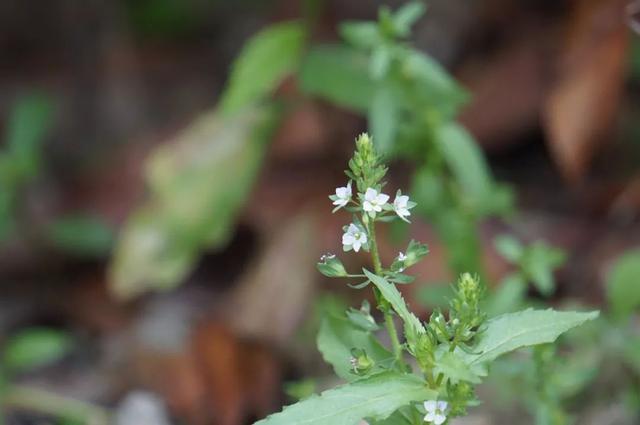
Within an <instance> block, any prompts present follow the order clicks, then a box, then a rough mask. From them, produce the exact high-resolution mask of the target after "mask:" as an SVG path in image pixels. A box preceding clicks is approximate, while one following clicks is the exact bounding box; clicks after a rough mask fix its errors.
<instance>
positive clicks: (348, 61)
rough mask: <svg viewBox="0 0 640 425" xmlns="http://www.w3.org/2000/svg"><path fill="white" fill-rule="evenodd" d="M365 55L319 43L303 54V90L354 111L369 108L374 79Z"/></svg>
mask: <svg viewBox="0 0 640 425" xmlns="http://www.w3.org/2000/svg"><path fill="white" fill-rule="evenodd" d="M368 64H369V60H368V58H367V57H366V55H364V54H361V53H359V52H357V51H356V50H354V49H351V48H347V47H340V46H331V45H325V46H319V47H316V48H314V49H312V50H311V51H309V53H308V54H307V55H306V57H305V58H304V60H303V62H302V66H301V70H300V75H299V78H300V85H301V87H302V90H303V91H305V92H307V93H309V94H312V95H316V96H319V97H322V98H323V99H326V100H328V101H330V102H334V103H336V104H338V105H339V106H342V107H344V108H347V109H351V110H354V111H357V112H365V111H367V110H368V109H369V105H370V104H371V100H372V98H373V94H374V92H375V91H376V86H377V85H376V83H375V82H374V81H373V80H372V79H371V77H370V75H369V72H368Z"/></svg>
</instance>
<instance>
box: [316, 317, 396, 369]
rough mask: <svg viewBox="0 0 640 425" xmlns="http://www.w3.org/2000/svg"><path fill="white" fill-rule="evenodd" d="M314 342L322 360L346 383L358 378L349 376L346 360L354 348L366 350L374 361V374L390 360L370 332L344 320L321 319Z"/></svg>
mask: <svg viewBox="0 0 640 425" xmlns="http://www.w3.org/2000/svg"><path fill="white" fill-rule="evenodd" d="M317 343H318V350H320V352H321V353H322V358H323V359H324V360H325V361H326V362H327V363H329V364H330V365H332V366H333V369H334V370H335V372H336V375H338V376H339V377H341V378H342V379H344V380H346V381H353V380H354V379H357V378H359V377H358V375H356V374H354V373H352V368H351V364H350V361H349V360H350V359H351V350H352V349H353V348H359V349H362V350H365V351H366V353H367V356H369V357H370V358H371V359H373V360H374V361H375V362H376V367H375V368H374V369H373V370H372V371H373V372H375V371H376V370H377V371H379V370H380V368H379V366H380V365H381V364H383V363H386V362H387V360H389V359H391V358H393V354H391V353H390V352H389V351H387V349H385V348H384V347H383V346H382V345H381V344H380V343H379V342H378V341H377V340H376V338H375V337H374V335H373V334H372V333H371V332H369V331H365V330H363V329H362V328H359V327H357V326H356V325H355V324H354V323H352V322H351V321H350V320H349V319H347V318H346V317H336V316H331V315H327V316H325V317H323V318H322V322H321V323H320V332H319V333H318V340H317Z"/></svg>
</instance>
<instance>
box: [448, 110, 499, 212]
mask: <svg viewBox="0 0 640 425" xmlns="http://www.w3.org/2000/svg"><path fill="white" fill-rule="evenodd" d="M436 142H437V144H438V146H439V147H440V150H441V152H442V154H443V156H444V159H445V161H446V162H447V164H448V165H449V168H450V169H451V172H452V173H453V175H454V177H455V178H456V180H457V182H458V184H459V185H460V188H461V189H462V191H463V193H464V196H465V197H466V198H467V201H468V202H470V203H472V204H473V205H481V203H482V202H483V200H484V199H485V198H488V197H490V196H491V188H492V178H491V174H490V171H489V167H488V166H487V163H486V161H485V159H484V155H483V154H482V151H481V150H480V148H479V147H478V145H477V144H476V142H475V141H474V140H473V138H472V137H471V136H470V135H469V133H468V132H467V131H466V130H465V129H464V128H463V127H462V126H460V125H458V124H455V123H449V124H445V125H443V126H441V127H440V128H439V129H438V131H437V132H436Z"/></svg>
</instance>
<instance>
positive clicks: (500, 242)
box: [494, 235, 524, 263]
mask: <svg viewBox="0 0 640 425" xmlns="http://www.w3.org/2000/svg"><path fill="white" fill-rule="evenodd" d="M494 245H495V247H496V249H497V250H498V252H499V253H500V255H502V256H503V257H504V258H506V259H507V260H509V261H510V262H512V263H517V262H518V261H519V260H520V258H521V257H522V254H523V252H524V247H523V246H522V244H521V243H520V241H518V240H517V239H516V238H514V237H513V236H511V235H500V236H498V237H497V238H496V239H495V240H494Z"/></svg>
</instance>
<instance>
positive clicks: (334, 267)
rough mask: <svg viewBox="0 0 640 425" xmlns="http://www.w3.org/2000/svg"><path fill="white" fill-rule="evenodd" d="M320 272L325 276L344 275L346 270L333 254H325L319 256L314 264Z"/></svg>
mask: <svg viewBox="0 0 640 425" xmlns="http://www.w3.org/2000/svg"><path fill="white" fill-rule="evenodd" d="M316 267H318V270H319V271H320V273H322V274H323V275H325V276H327V277H345V276H347V270H346V269H345V268H344V265H343V264H342V261H340V260H339V259H338V258H337V257H336V256H335V255H334V254H325V255H323V256H322V257H320V262H319V263H318V264H317V265H316Z"/></svg>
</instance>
